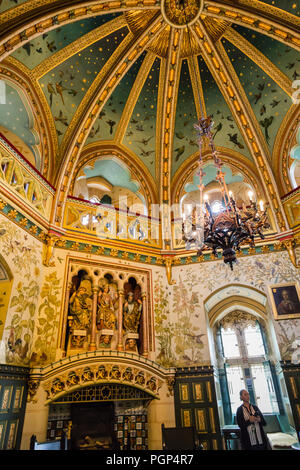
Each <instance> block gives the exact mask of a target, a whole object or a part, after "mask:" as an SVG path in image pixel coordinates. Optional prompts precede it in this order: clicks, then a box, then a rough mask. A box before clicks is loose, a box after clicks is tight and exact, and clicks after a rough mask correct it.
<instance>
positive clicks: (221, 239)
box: [182, 24, 270, 269]
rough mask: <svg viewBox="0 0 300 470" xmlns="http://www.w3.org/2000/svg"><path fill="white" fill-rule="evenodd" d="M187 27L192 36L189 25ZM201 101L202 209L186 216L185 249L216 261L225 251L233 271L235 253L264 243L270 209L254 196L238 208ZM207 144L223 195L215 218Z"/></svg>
mask: <svg viewBox="0 0 300 470" xmlns="http://www.w3.org/2000/svg"><path fill="white" fill-rule="evenodd" d="M186 27H187V32H188V35H189V34H190V33H189V28H188V24H186ZM193 63H194V62H193ZM195 76H196V74H195ZM197 86H198V84H197ZM198 97H199V104H200V110H201V116H200V119H199V121H198V123H197V124H195V125H194V127H195V129H196V130H197V131H198V145H199V167H198V172H197V176H198V177H199V185H198V188H199V191H200V200H199V206H198V207H197V205H196V207H194V208H193V210H192V212H191V213H190V214H189V215H188V216H186V215H185V213H184V212H183V223H182V238H183V241H184V242H185V247H186V249H187V250H195V249H196V250H197V254H198V256H200V255H201V254H202V253H203V251H204V250H209V249H212V252H213V254H214V255H215V256H216V257H217V250H222V256H223V259H224V262H225V263H226V264H229V265H230V268H231V269H233V263H235V262H236V260H237V258H236V252H240V251H241V244H242V243H245V244H247V243H248V244H249V245H250V247H254V246H255V236H257V235H259V236H260V238H261V239H264V235H263V233H262V231H263V230H264V229H267V228H269V227H270V225H269V222H268V217H267V207H265V208H264V205H263V202H262V201H261V202H260V204H259V207H257V203H256V202H255V201H253V200H252V195H250V196H249V197H250V205H248V206H246V205H245V203H243V205H242V207H241V208H238V207H237V205H236V202H235V200H234V197H233V194H232V192H231V191H229V190H228V187H227V185H226V182H225V173H224V172H223V171H222V166H223V163H222V161H221V159H220V158H219V156H218V152H217V150H216V147H215V144H214V139H213V132H212V128H213V125H214V123H213V121H212V118H211V117H210V116H208V117H205V116H204V113H203V109H202V103H201V98H200V93H199V90H198ZM205 141H208V143H209V146H210V149H211V154H212V157H213V161H214V165H215V167H216V169H217V174H216V181H217V182H218V184H219V186H220V190H221V195H222V205H221V204H220V207H221V209H220V211H218V213H216V214H214V213H213V211H212V209H211V207H210V204H209V202H208V201H207V200H204V184H203V178H204V176H205V173H204V165H203V159H202V148H203V146H204V145H205Z"/></svg>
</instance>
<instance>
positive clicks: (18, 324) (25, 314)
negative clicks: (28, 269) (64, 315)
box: [6, 279, 39, 364]
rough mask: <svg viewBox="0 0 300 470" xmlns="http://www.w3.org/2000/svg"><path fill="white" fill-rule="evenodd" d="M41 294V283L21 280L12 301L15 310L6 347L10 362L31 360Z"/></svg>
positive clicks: (7, 357)
mask: <svg viewBox="0 0 300 470" xmlns="http://www.w3.org/2000/svg"><path fill="white" fill-rule="evenodd" d="M38 295H39V285H38V283H37V281H36V280H34V279H31V280H30V281H29V282H28V283H23V282H19V284H18V286H17V293H16V295H14V296H13V297H12V299H11V302H10V309H13V310H14V314H13V315H12V319H11V323H10V326H9V327H8V329H9V330H10V333H9V338H8V342H7V349H6V360H7V362H9V363H12V362H17V363H23V364H27V363H28V362H29V350H30V344H31V341H32V336H33V331H34V316H35V311H36V299H37V298H38Z"/></svg>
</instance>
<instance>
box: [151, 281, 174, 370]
mask: <svg viewBox="0 0 300 470" xmlns="http://www.w3.org/2000/svg"><path fill="white" fill-rule="evenodd" d="M167 296H168V293H167V289H166V287H165V284H164V278H163V276H162V275H161V274H159V275H158V277H157V279H156V281H155V285H154V314H155V333H156V336H155V339H156V341H157V342H158V344H159V350H160V352H159V354H158V356H157V358H156V359H157V362H158V363H159V364H161V365H162V366H164V367H172V366H174V365H175V363H176V361H175V357H174V353H173V351H172V338H173V335H174V334H175V330H176V328H175V325H174V324H173V323H171V321H170V318H169V316H170V315H169V302H168V297H167Z"/></svg>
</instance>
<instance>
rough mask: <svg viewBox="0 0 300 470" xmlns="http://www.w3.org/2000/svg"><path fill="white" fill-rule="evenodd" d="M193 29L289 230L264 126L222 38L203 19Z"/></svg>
mask: <svg viewBox="0 0 300 470" xmlns="http://www.w3.org/2000/svg"><path fill="white" fill-rule="evenodd" d="M193 32H194V34H196V35H197V36H198V38H199V40H200V42H201V45H202V53H203V57H204V59H205V61H206V63H207V65H208V67H209V69H210V71H211V73H212V75H213V77H214V78H215V80H216V82H217V84H218V86H219V88H220V90H221V91H222V94H223V95H224V98H225V99H226V101H227V103H228V105H229V108H230V109H231V111H232V113H233V116H234V118H235V120H236V123H237V125H238V126H239V128H240V130H241V132H242V135H243V137H244V139H245V142H246V144H247V146H248V147H249V150H250V152H251V155H252V157H253V159H254V161H255V163H256V165H257V167H258V170H259V173H260V175H261V179H262V181H263V184H264V187H265V193H266V194H267V195H268V198H269V203H270V207H271V210H272V211H273V212H274V216H275V218H276V221H277V223H278V230H279V231H283V232H284V231H285V230H287V227H288V224H287V220H286V216H285V213H284V211H283V208H282V204H281V201H280V197H279V194H278V191H277V189H276V186H275V180H274V176H273V174H272V171H271V169H270V166H269V162H268V158H267V155H268V154H267V153H266V142H265V140H264V138H263V137H262V133H261V130H260V129H259V131H258V130H257V126H258V123H257V119H256V118H255V116H254V115H253V111H252V108H251V106H250V104H249V101H248V99H247V96H246V94H245V92H244V90H243V89H242V87H241V84H240V82H239V79H238V77H237V75H236V73H235V71H234V69H233V67H232V64H231V62H230V60H229V58H228V56H227V55H226V54H225V51H224V48H223V46H222V44H221V43H220V42H219V43H218V44H216V45H214V44H213V43H212V41H211V40H210V38H209V36H208V35H207V33H206V31H205V29H204V28H203V26H202V25H201V23H200V22H199V23H198V24H196V26H194V29H193Z"/></svg>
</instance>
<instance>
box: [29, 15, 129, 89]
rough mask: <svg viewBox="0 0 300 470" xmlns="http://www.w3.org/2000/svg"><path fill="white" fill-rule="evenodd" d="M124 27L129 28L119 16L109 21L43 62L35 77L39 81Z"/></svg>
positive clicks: (37, 68) (34, 72)
mask: <svg viewBox="0 0 300 470" xmlns="http://www.w3.org/2000/svg"><path fill="white" fill-rule="evenodd" d="M124 26H127V24H126V21H125V20H124V17H123V16H119V17H118V18H115V19H113V20H111V21H108V22H107V23H104V24H103V25H101V26H99V27H98V28H95V29H93V30H92V31H90V32H88V33H87V34H84V35H83V36H81V37H80V38H79V39H76V40H75V41H73V42H72V43H71V44H69V45H68V46H66V47H64V48H63V49H61V50H60V51H57V52H55V53H54V54H52V55H51V56H50V57H48V58H47V59H45V60H43V61H42V62H41V63H40V64H39V65H37V66H36V67H35V68H34V69H33V70H32V74H33V76H34V77H35V78H36V79H37V80H39V79H40V78H42V77H43V76H44V75H46V74H47V73H48V72H50V70H52V69H54V68H55V67H57V66H58V65H60V64H61V63H62V62H64V61H65V60H67V59H69V58H70V57H71V56H73V55H75V54H78V52H80V51H82V50H83V49H85V48H86V47H88V46H90V45H91V44H94V43H95V42H97V41H100V39H103V38H105V37H106V36H108V35H109V34H111V33H113V32H115V31H118V30H119V29H121V28H123V27H124Z"/></svg>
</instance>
